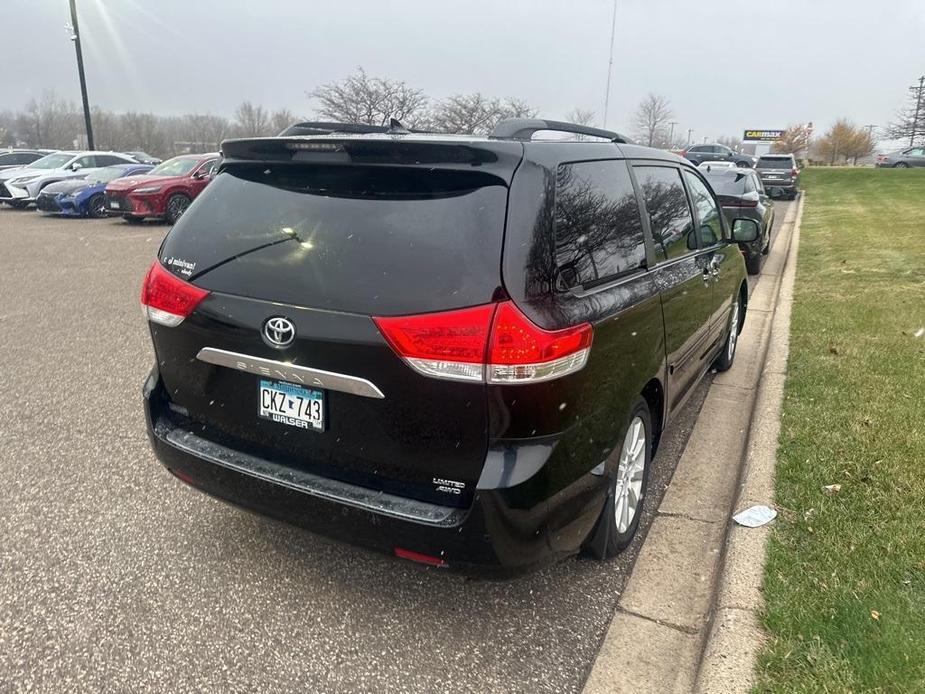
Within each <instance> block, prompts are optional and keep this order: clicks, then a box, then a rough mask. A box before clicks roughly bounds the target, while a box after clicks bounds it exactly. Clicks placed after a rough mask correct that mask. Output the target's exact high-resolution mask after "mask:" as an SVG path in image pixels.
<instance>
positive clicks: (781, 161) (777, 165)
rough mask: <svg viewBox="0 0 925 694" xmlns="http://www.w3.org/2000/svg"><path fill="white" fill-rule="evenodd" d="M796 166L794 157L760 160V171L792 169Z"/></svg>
mask: <svg viewBox="0 0 925 694" xmlns="http://www.w3.org/2000/svg"><path fill="white" fill-rule="evenodd" d="M793 166H794V163H793V158H792V157H761V158H760V159H759V160H758V165H757V166H756V167H755V168H758V169H792V168H793Z"/></svg>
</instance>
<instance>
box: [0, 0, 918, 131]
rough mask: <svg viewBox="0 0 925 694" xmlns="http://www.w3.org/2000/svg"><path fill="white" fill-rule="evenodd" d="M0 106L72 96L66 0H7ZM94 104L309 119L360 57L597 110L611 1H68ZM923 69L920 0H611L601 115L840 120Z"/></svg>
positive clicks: (623, 119) (435, 78)
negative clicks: (655, 97) (658, 104)
mask: <svg viewBox="0 0 925 694" xmlns="http://www.w3.org/2000/svg"><path fill="white" fill-rule="evenodd" d="M0 4H2V15H3V26H4V29H3V31H2V34H0V35H2V40H0V55H2V56H3V58H4V59H3V64H4V68H3V70H2V78H0V109H18V108H21V107H22V106H23V105H24V104H25V103H26V102H27V101H28V100H29V99H30V98H31V97H33V96H40V95H41V92H42V90H43V89H54V90H55V91H56V92H57V93H58V94H59V95H62V96H65V97H67V98H72V99H74V100H75V101H78V100H79V89H78V84H77V74H76V73H77V71H76V67H75V60H74V50H73V46H72V44H71V42H70V41H68V38H67V32H66V31H65V28H64V25H65V23H66V22H67V21H68V20H69V15H68V3H67V0H0ZM78 7H79V12H80V15H79V18H80V28H81V33H82V36H83V46H84V57H85V61H86V69H87V80H88V86H89V92H90V99H91V103H93V104H96V105H99V106H101V107H103V108H107V109H112V110H117V111H122V110H129V109H132V110H141V111H154V112H157V113H161V114H180V113H190V112H197V113H216V114H222V115H227V116H230V115H231V114H232V113H233V111H234V108H235V106H236V105H237V104H238V103H240V102H241V101H242V100H244V99H250V100H252V101H255V102H259V103H261V104H263V105H264V106H267V107H268V108H278V107H288V108H290V109H292V111H294V112H295V113H296V114H299V115H306V116H309V115H311V114H312V111H313V103H312V102H311V100H310V99H309V98H308V97H307V96H306V92H307V91H310V90H312V89H313V88H314V87H315V86H317V85H319V84H323V83H325V82H329V81H332V80H337V79H339V78H342V77H344V76H345V75H347V74H349V73H350V72H351V71H352V70H353V69H355V68H356V67H357V66H359V65H362V66H363V67H364V68H365V69H366V70H367V72H369V73H370V74H373V75H380V76H387V77H392V78H398V79H403V80H405V81H407V82H408V83H409V84H411V85H413V86H415V87H418V88H420V89H423V90H424V91H425V92H426V93H427V94H428V95H430V96H431V97H434V98H438V99H439V98H440V97H445V96H449V95H451V94H455V93H461V92H473V91H481V92H484V93H486V94H489V95H493V96H513V97H518V98H521V99H523V100H525V101H527V102H528V103H530V104H531V105H532V106H534V107H535V108H536V109H538V110H539V112H540V115H542V116H546V117H549V118H560V117H563V116H564V115H565V114H566V113H567V112H568V111H570V110H571V109H572V108H574V107H581V108H587V109H592V110H594V111H595V112H596V113H597V114H598V118H600V116H601V115H602V113H603V109H604V92H605V84H606V79H607V60H608V51H609V43H610V28H611V13H612V8H613V4H612V0H576V1H573V2H565V1H562V2H552V1H546V2H544V1H542V0H533V1H527V0H513V1H512V0H503V1H502V0H497V1H496V2H482V1H480V0H468V2H445V1H441V0H429V1H426V2H425V1H424V0H404V1H401V2H399V1H390V0H369V1H367V0H363V1H360V0H340V1H339V2H330V1H329V2H320V1H318V0H315V1H314V2H311V1H309V0H248V1H244V0H78ZM922 74H925V0H888V1H885V2H884V1H880V2H877V1H874V0H765V1H764V2H757V1H754V0H753V1H752V2H748V1H746V0H617V33H616V41H615V46H614V57H613V80H612V86H611V98H610V113H609V116H608V119H607V125H608V126H609V127H611V128H614V129H617V130H623V131H627V132H629V131H631V130H632V128H631V125H630V123H631V120H632V113H633V110H634V109H635V107H636V105H637V104H638V102H639V101H640V99H641V98H642V97H644V96H645V94H646V93H647V92H654V93H657V94H661V95H664V96H665V97H667V98H668V99H669V100H670V101H671V104H672V107H673V109H674V113H675V118H674V120H676V121H677V122H678V126H677V128H678V129H679V130H680V131H686V130H687V129H688V128H692V129H693V131H694V139H695V140H702V139H703V138H704V137H708V138H710V139H713V138H715V137H717V136H719V135H738V136H741V134H742V130H743V129H745V128H783V127H785V126H786V125H787V124H788V123H794V122H800V121H813V122H814V124H815V126H816V129H817V131H818V130H820V129H823V128H825V127H827V125H828V124H830V123H831V122H832V121H833V120H834V119H835V118H837V117H839V116H847V117H849V118H850V119H852V120H853V121H855V122H856V123H858V124H861V125H863V124H868V123H874V124H877V125H885V124H886V123H887V122H888V121H889V120H890V119H891V118H892V117H893V114H894V113H895V111H896V109H897V108H899V107H900V106H901V105H902V104H903V102H904V99H905V97H906V96H907V93H908V92H907V87H908V86H909V85H911V84H912V83H913V82H914V81H915V80H916V79H917V78H918V77H919V76H920V75H922Z"/></svg>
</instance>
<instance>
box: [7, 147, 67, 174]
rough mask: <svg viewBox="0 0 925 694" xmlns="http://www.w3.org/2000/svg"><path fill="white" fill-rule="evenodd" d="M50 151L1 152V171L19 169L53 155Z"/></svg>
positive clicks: (12, 150)
mask: <svg viewBox="0 0 925 694" xmlns="http://www.w3.org/2000/svg"><path fill="white" fill-rule="evenodd" d="M52 151H54V150H48V149H7V150H0V171H7V170H8V169H18V168H21V167H24V166H28V165H29V164H31V163H32V162H34V161H37V160H39V159H41V158H42V157H44V156H46V155H48V154H51V153H52Z"/></svg>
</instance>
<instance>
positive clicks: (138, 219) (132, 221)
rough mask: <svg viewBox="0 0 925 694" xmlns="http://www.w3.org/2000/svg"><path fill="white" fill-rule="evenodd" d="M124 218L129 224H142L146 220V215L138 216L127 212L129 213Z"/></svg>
mask: <svg viewBox="0 0 925 694" xmlns="http://www.w3.org/2000/svg"><path fill="white" fill-rule="evenodd" d="M123 219H124V220H125V221H126V223H128V224H141V223H142V222H143V221H145V218H144V217H136V216H135V215H133V214H127V215H125V217H123Z"/></svg>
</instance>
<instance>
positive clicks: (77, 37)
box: [69, 0, 96, 149]
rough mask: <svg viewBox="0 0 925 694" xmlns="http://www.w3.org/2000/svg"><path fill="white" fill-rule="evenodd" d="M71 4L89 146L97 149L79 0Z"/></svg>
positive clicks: (71, 1) (72, 35)
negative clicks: (81, 39) (86, 74)
mask: <svg viewBox="0 0 925 694" xmlns="http://www.w3.org/2000/svg"><path fill="white" fill-rule="evenodd" d="M69 2H70V4H71V28H72V29H73V31H74V33H73V34H71V41H73V42H74V48H75V49H76V50H77V74H78V75H80V96H81V98H82V99H83V102H84V122H85V123H86V125H87V148H88V149H96V148H95V147H94V146H93V125H92V124H91V123H90V100H89V99H88V98H87V78H86V77H84V58H83V53H81V51H80V30H79V29H78V27H77V0H69Z"/></svg>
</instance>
